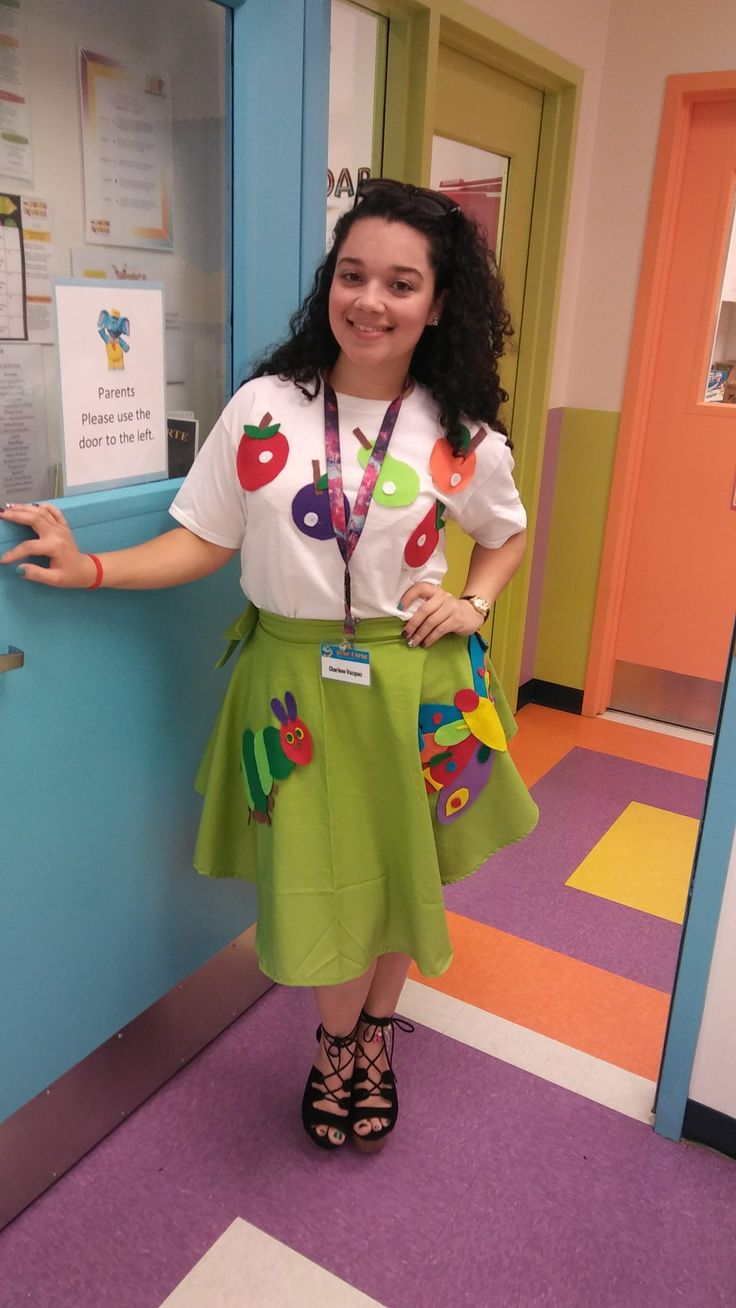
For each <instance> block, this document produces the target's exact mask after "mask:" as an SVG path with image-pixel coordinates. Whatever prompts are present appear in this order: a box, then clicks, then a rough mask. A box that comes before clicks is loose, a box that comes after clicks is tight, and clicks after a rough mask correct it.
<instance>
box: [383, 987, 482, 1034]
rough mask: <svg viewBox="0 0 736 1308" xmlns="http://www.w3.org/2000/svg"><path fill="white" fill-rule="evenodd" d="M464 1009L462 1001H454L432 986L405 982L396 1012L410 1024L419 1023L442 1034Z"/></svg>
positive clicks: (464, 1005) (452, 997) (451, 996)
mask: <svg viewBox="0 0 736 1308" xmlns="http://www.w3.org/2000/svg"><path fill="white" fill-rule="evenodd" d="M466 1007H467V1005H466V1004H464V1003H463V1001H462V999H455V998H454V996H453V995H445V994H443V992H442V991H441V990H433V988H432V986H423V985H422V984H421V982H420V981H407V982H405V984H404V989H403V990H402V992H401V998H400V999H399V1005H398V1009H397V1011H398V1012H399V1013H400V1014H401V1016H402V1017H408V1018H409V1021H410V1022H420V1023H421V1025H422V1026H428V1027H429V1028H430V1029H431V1030H432V1031H439V1032H440V1034H442V1033H443V1032H444V1031H445V1029H446V1028H447V1027H448V1026H449V1025H450V1023H451V1022H454V1020H455V1018H456V1017H457V1016H458V1014H459V1013H462V1011H463V1009H464V1008H466Z"/></svg>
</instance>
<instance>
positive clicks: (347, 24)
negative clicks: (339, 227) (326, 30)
mask: <svg viewBox="0 0 736 1308" xmlns="http://www.w3.org/2000/svg"><path fill="white" fill-rule="evenodd" d="M387 33H388V21H387V19H385V18H382V17H380V16H379V15H378V14H373V13H369V12H368V10H366V9H361V8H360V7H359V6H357V5H353V4H348V3H347V2H346V0H332V16H331V34H330V128H329V140H328V147H327V165H328V167H327V242H328V244H329V242H330V239H331V237H332V231H333V228H334V226H335V223H336V222H337V219H338V218H339V216H340V214H341V213H344V212H345V210H346V209H350V208H351V206H352V204H353V200H354V198H355V188H356V186H357V185H358V182H359V181H360V180H361V178H364V177H370V175H371V171H372V170H373V168H374V166H377V170H378V171H379V172H380V159H381V150H382V142H383V106H384V98H385V82H386V38H387Z"/></svg>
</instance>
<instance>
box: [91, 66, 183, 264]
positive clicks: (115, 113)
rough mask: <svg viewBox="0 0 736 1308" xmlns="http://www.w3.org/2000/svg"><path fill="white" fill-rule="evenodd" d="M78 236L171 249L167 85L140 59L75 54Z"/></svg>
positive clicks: (101, 242)
mask: <svg viewBox="0 0 736 1308" xmlns="http://www.w3.org/2000/svg"><path fill="white" fill-rule="evenodd" d="M79 77H80V94H81V102H82V104H81V107H82V145H83V152H84V202H85V232H84V239H85V241H88V242H90V243H92V244H93V245H94V244H97V245H127V246H134V247H141V248H144V249H159V250H171V249H173V245H174V237H173V226H172V213H171V204H172V190H173V175H174V169H173V150H172V135H171V84H170V80H169V78H168V76H167V75H166V74H165V73H163V72H162V71H161V70H160V69H158V68H152V67H151V66H150V65H147V64H145V63H143V61H140V62H138V61H137V62H136V63H135V64H122V63H120V62H119V61H118V60H117V59H111V58H110V57H109V56H107V55H101V54H94V53H93V52H92V51H91V50H81V51H80V64H79Z"/></svg>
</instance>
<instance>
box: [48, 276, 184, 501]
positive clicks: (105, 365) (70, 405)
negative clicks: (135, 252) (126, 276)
mask: <svg viewBox="0 0 736 1308" xmlns="http://www.w3.org/2000/svg"><path fill="white" fill-rule="evenodd" d="M54 300H55V307H56V326H57V339H58V349H59V375H60V384H61V410H62V425H63V446H62V449H63V466H64V488H65V491H66V494H74V493H75V492H79V491H91V490H103V489H106V488H108V487H112V486H125V485H129V484H132V483H135V482H144V481H158V480H161V479H162V478H165V477H166V476H167V436H166V404H165V380H164V376H165V373H164V304H163V288H162V287H161V286H160V285H156V284H152V283H151V282H147V283H145V285H141V284H140V283H139V284H137V285H123V284H121V283H120V282H110V281H98V282H88V281H82V280H75V279H73V278H59V279H58V280H57V281H55V283H54Z"/></svg>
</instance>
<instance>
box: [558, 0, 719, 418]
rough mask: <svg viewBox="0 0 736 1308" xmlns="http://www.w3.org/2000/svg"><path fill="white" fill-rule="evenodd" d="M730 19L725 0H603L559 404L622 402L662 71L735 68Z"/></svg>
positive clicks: (606, 406) (609, 405)
mask: <svg viewBox="0 0 736 1308" xmlns="http://www.w3.org/2000/svg"><path fill="white" fill-rule="evenodd" d="M559 3H561V0H556V4H559ZM555 7H556V6H555ZM733 21H734V10H733V6H732V4H731V3H729V0H646V3H642V2H641V0H611V13H610V21H609V24H608V40H607V46H606V52H605V63H604V71H603V83H602V88H601V96H600V106H599V110H598V123H597V133H596V140H595V151H594V160H593V171H592V177H591V181H590V191H589V197H588V208H587V213H586V216H585V224H584V245H583V250H582V261H581V276H580V282H579V292H578V296H577V303H576V306H575V314H574V324H573V331H572V352H571V356H570V360H569V367H568V372H567V377H566V381H565V384H564V393H565V403H566V404H567V405H570V406H573V407H580V408H591V409H609V410H611V409H612V410H619V409H620V408H621V401H622V395H623V387H624V379H625V374H626V366H627V358H628V350H629V343H630V340H631V330H632V326H633V318H634V310H635V306H636V295H637V287H638V281H639V269H640V263H641V252H642V247H643V243H644V231H645V226H646V221H647V213H648V208H649V198H650V193H651V186H652V177H653V172H654V162H655V157H656V151H657V141H658V137H659V129H660V119H661V113H662V104H663V99H664V90H665V78H666V77H667V76H668V75H669V74H671V73H693V72H712V71H715V70H718V69H723V68H727V67H733V64H734V50H735V47H734V41H733V30H734V28H733Z"/></svg>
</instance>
